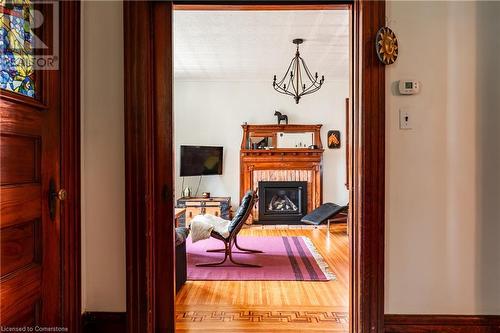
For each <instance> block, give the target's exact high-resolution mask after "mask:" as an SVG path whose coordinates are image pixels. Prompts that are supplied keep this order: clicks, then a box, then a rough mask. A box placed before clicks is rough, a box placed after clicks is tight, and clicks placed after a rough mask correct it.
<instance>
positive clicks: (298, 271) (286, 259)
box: [186, 236, 335, 281]
mask: <svg viewBox="0 0 500 333" xmlns="http://www.w3.org/2000/svg"><path fill="white" fill-rule="evenodd" d="M238 244H239V245H240V246H241V247H243V248H249V249H256V250H261V251H264V253H255V254H249V253H240V252H239V251H238V250H237V249H236V248H235V249H234V251H233V257H234V259H235V260H236V261H238V262H243V263H249V264H258V265H261V266H262V267H259V268H251V267H241V266H236V265H234V264H232V263H231V262H230V261H229V259H228V260H227V261H226V262H225V263H224V264H223V265H222V266H217V267H197V266H196V264H201V263H208V262H214V261H215V262H216V261H220V260H222V259H223V258H224V254H223V253H213V252H206V250H207V249H215V248H221V247H224V245H223V244H222V242H221V241H219V240H217V239H215V238H210V239H207V240H202V241H199V242H196V243H194V244H193V242H192V241H191V238H190V237H189V238H188V239H187V243H186V247H187V263H188V265H187V266H188V267H187V275H188V280H214V281H215V280H217V281H224V280H231V281H329V280H332V279H335V275H334V274H333V273H332V272H331V271H330V269H329V268H328V267H327V265H326V262H325V261H324V260H323V257H322V256H321V255H320V254H319V252H318V251H317V250H316V248H315V247H314V245H313V243H312V242H311V240H310V239H309V238H307V237H253V236H242V237H238Z"/></svg>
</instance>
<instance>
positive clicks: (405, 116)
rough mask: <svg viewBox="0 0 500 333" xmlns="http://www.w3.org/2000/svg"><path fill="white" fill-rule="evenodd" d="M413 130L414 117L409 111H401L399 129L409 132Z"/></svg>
mask: <svg viewBox="0 0 500 333" xmlns="http://www.w3.org/2000/svg"><path fill="white" fill-rule="evenodd" d="M412 128H413V117H412V115H411V112H410V111H409V110H408V109H400V110H399V129H402V130H408V129H412Z"/></svg>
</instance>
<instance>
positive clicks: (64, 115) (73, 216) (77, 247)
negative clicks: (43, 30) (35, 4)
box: [59, 0, 82, 333]
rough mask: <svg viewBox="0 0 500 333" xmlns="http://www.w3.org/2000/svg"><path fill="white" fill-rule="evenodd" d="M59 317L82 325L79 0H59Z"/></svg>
mask: <svg viewBox="0 0 500 333" xmlns="http://www.w3.org/2000/svg"><path fill="white" fill-rule="evenodd" d="M59 5H60V21H59V24H60V29H59V33H60V50H59V52H60V55H59V59H60V69H59V71H60V80H61V101H60V103H61V188H64V189H66V191H67V193H68V196H67V199H66V200H65V201H64V202H63V203H62V204H61V247H62V251H61V259H62V272H61V275H62V276H61V278H62V309H61V311H62V319H61V325H62V326H63V327H67V328H68V332H75V333H78V332H80V326H81V312H82V311H81V308H82V305H81V232H80V230H81V210H80V198H81V193H80V191H81V190H80V189H81V187H80V0H74V1H60V2H59Z"/></svg>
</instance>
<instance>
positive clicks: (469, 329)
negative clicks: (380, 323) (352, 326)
mask: <svg viewBox="0 0 500 333" xmlns="http://www.w3.org/2000/svg"><path fill="white" fill-rule="evenodd" d="M384 331H385V333H438V332H439V333H500V316H467V315H394V314H386V315H385V316H384Z"/></svg>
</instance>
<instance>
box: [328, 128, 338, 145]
mask: <svg viewBox="0 0 500 333" xmlns="http://www.w3.org/2000/svg"><path fill="white" fill-rule="evenodd" d="M327 142H328V148H330V149H339V148H340V131H337V130H332V131H328V136H327Z"/></svg>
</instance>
